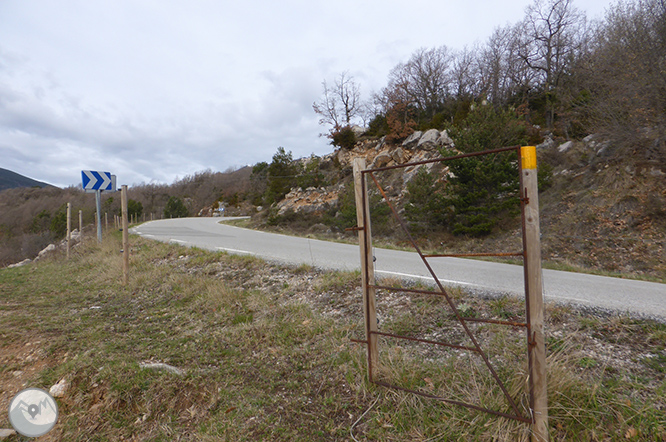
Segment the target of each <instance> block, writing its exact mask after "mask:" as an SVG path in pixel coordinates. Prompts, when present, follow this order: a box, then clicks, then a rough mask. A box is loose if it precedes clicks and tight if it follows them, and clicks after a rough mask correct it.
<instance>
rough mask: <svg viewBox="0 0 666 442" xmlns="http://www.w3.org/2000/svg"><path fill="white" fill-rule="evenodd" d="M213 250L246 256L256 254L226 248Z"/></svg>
mask: <svg viewBox="0 0 666 442" xmlns="http://www.w3.org/2000/svg"><path fill="white" fill-rule="evenodd" d="M215 248H216V249H217V250H221V251H223V252H231V253H243V254H246V255H256V253H253V252H248V251H247V250H238V249H230V248H228V247H215Z"/></svg>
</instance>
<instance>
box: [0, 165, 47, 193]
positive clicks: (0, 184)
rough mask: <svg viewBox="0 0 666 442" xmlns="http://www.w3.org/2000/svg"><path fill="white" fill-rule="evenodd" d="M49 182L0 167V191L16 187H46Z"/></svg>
mask: <svg viewBox="0 0 666 442" xmlns="http://www.w3.org/2000/svg"><path fill="white" fill-rule="evenodd" d="M47 186H51V185H50V184H47V183H43V182H41V181H36V180H33V179H32V178H28V177H26V176H23V175H19V174H18V173H16V172H12V171H11V170H7V169H3V168H1V167H0V192H1V191H3V190H6V189H14V188H16V187H47Z"/></svg>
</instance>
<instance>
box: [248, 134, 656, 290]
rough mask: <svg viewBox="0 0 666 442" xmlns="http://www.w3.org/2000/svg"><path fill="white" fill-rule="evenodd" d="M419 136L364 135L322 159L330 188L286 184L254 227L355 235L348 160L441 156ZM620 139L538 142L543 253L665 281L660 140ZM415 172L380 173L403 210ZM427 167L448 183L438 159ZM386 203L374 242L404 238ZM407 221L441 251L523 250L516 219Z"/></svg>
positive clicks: (561, 261) (378, 162)
mask: <svg viewBox="0 0 666 442" xmlns="http://www.w3.org/2000/svg"><path fill="white" fill-rule="evenodd" d="M435 132H437V131H435ZM438 134H439V136H440V137H441V136H443V135H444V134H445V133H444V132H438ZM417 135H420V136H417V137H415V139H413V138H412V139H410V138H408V139H407V140H405V142H403V143H399V144H389V143H385V142H384V141H383V140H366V141H362V142H360V143H358V144H357V145H356V147H354V148H353V149H351V150H346V149H339V150H337V151H336V152H334V153H332V154H330V155H327V156H325V157H323V158H321V159H320V160H319V166H320V171H321V173H322V174H323V175H324V177H325V181H327V182H328V185H327V186H320V187H317V188H308V189H303V188H295V189H292V190H291V191H290V192H289V193H288V194H287V195H286V196H285V198H284V199H283V200H281V201H279V202H277V203H276V204H275V206H274V208H273V209H272V210H264V211H263V212H261V213H259V214H256V215H255V216H254V218H253V219H254V221H253V225H254V226H255V227H260V228H273V229H281V230H287V231H291V232H293V233H297V234H303V233H315V232H320V233H321V232H324V233H323V235H324V236H328V237H331V238H343V237H347V238H349V239H350V240H353V238H354V234H353V232H344V228H346V227H352V226H354V225H355V224H356V218H355V216H356V215H355V209H354V207H353V198H352V196H351V194H350V189H351V159H352V158H353V157H356V156H361V157H364V158H366V163H367V164H368V166H374V167H381V166H392V165H396V164H401V163H406V162H414V161H420V160H424V159H429V158H436V157H439V155H440V153H439V151H438V148H441V147H443V146H444V144H443V142H441V141H440V142H439V144H438V142H437V141H436V140H437V137H434V138H433V136H430V138H432V140H430V141H428V140H427V138H428V137H427V136H426V135H425V134H424V133H417ZM421 140H423V142H422V141H421ZM433 140H435V141H433ZM447 142H448V141H447ZM419 143H421V144H420V145H419ZM623 146H624V145H623V144H622V143H619V142H614V141H613V140H609V139H604V138H603V137H599V136H589V137H586V138H585V139H582V140H578V141H566V140H564V139H552V138H547V141H546V142H544V143H541V144H540V145H539V146H538V148H537V155H538V159H539V167H540V168H541V169H543V170H544V171H545V172H547V173H544V179H543V182H542V183H541V186H542V188H541V189H540V206H541V230H542V248H543V258H544V260H545V261H546V262H547V264H549V265H551V266H555V267H557V268H563V269H579V270H584V271H590V270H593V271H603V272H610V273H613V274H617V275H625V276H630V277H647V278H657V279H660V280H666V190H665V189H666V147H665V145H664V143H663V142H662V143H661V144H657V143H655V145H654V146H652V148H651V149H648V150H645V151H643V152H642V153H641V151H637V150H636V149H627V148H624V147H623ZM421 167H426V166H421ZM417 169H418V168H414V167H412V168H408V169H406V170H404V171H388V172H382V173H380V174H377V175H378V178H379V180H380V182H381V183H382V186H386V189H387V194H388V196H389V198H391V199H392V202H394V203H395V204H396V205H397V207H398V208H399V210H401V212H402V215H403V217H405V215H406V214H405V212H404V209H405V206H406V204H407V203H408V201H409V197H410V194H409V191H408V189H407V188H408V183H409V181H410V180H412V179H413V177H414V176H415V175H416V174H417V172H418V170H417ZM431 172H433V173H434V174H435V175H436V176H438V177H440V178H439V179H440V180H444V181H445V179H444V178H443V177H444V176H445V174H446V171H445V170H444V169H442V168H441V166H437V167H435V168H433V169H431ZM378 198H379V197H378ZM379 199H381V198H379ZM382 206H383V205H382V204H379V203H377V204H376V205H375V209H374V212H375V215H373V234H374V235H375V236H376V237H377V238H378V239H379V240H380V241H381V240H385V241H389V242H391V243H397V244H403V245H406V242H405V239H404V237H402V236H400V235H396V233H395V232H397V231H399V229H398V226H397V225H396V224H391V222H390V220H387V216H386V212H387V211H386V208H385V206H383V207H384V209H382ZM435 210H437V209H435ZM439 210H445V207H444V206H441V207H440V209H439ZM408 224H409V225H410V226H411V227H413V228H414V229H416V232H417V233H418V234H419V235H417V236H420V237H421V241H422V245H423V246H425V247H426V248H431V249H439V250H440V251H441V250H442V249H448V250H449V251H459V252H489V251H496V252H501V251H504V252H506V251H515V250H516V248H519V247H520V231H519V228H520V221H519V218H518V217H509V218H508V219H505V221H503V222H502V223H501V224H498V225H497V226H496V227H495V228H494V229H493V230H492V232H491V233H490V234H489V235H485V236H469V235H453V234H451V233H450V231H448V230H447V229H448V228H447V226H446V225H444V226H442V227H440V228H428V227H427V226H426V227H425V229H426V230H424V227H423V226H421V227H420V228H418V229H417V227H419V226H418V225H417V224H416V223H409V222H408ZM313 226H315V227H313ZM325 232H328V233H325Z"/></svg>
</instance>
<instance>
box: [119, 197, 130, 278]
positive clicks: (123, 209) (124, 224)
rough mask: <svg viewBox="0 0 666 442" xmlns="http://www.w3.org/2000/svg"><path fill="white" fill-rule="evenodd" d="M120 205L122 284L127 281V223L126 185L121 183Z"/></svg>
mask: <svg viewBox="0 0 666 442" xmlns="http://www.w3.org/2000/svg"><path fill="white" fill-rule="evenodd" d="M120 205H121V212H122V218H123V219H122V229H123V285H127V283H128V282H129V252H130V251H129V248H130V245H129V225H128V223H127V185H123V186H122V188H121V191H120Z"/></svg>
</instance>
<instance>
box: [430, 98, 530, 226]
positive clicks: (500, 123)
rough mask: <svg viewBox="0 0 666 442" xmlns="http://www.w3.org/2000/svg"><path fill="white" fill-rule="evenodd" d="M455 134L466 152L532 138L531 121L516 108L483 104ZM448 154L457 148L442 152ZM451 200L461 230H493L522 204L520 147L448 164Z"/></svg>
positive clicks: (517, 143)
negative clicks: (528, 130) (530, 132)
mask: <svg viewBox="0 0 666 442" xmlns="http://www.w3.org/2000/svg"><path fill="white" fill-rule="evenodd" d="M450 134H451V136H452V138H453V139H454V140H456V147H457V148H458V149H459V150H460V151H462V152H463V153H472V152H481V151H485V150H492V149H499V148H502V147H509V146H515V145H519V144H525V143H526V134H527V130H526V125H525V123H524V122H523V121H522V119H521V118H520V117H519V116H518V115H516V113H515V112H513V111H508V110H506V111H505V110H497V109H495V108H493V107H492V106H477V107H475V108H474V109H472V110H471V111H470V113H469V114H468V116H467V118H466V119H465V120H464V121H463V122H462V124H461V126H460V127H454V128H452V129H451V130H450ZM442 153H443V154H444V155H445V156H452V155H455V154H454V153H453V152H448V151H445V152H442ZM446 164H447V165H448V166H449V168H450V169H449V170H450V172H451V176H450V178H449V187H448V189H449V192H448V200H449V202H450V205H451V206H452V208H453V213H452V216H451V227H450V228H451V231H452V232H453V233H454V234H456V235H472V236H482V235H487V234H489V233H490V232H491V231H492V229H493V227H494V226H495V225H496V224H497V222H498V221H499V220H500V219H502V218H506V217H511V216H515V215H516V214H518V212H519V210H520V206H519V176H518V156H517V154H516V153H515V152H503V153H498V154H494V155H483V156H478V157H470V158H462V159H458V160H452V161H449V162H447V163H446Z"/></svg>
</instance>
